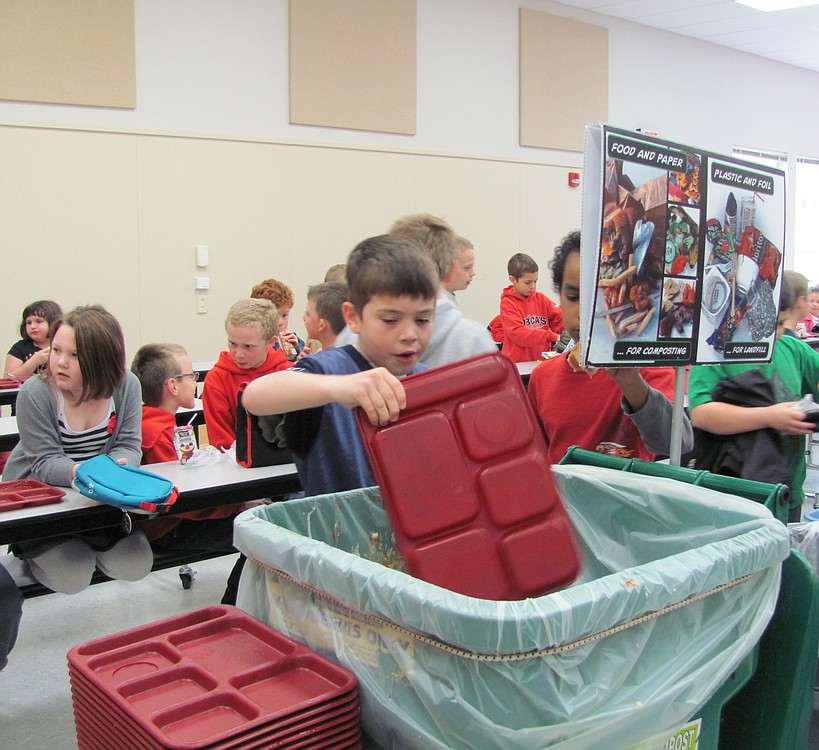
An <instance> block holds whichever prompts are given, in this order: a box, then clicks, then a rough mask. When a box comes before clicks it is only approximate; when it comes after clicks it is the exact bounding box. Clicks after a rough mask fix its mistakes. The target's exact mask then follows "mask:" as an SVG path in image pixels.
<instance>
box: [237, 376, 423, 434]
mask: <svg viewBox="0 0 819 750" xmlns="http://www.w3.org/2000/svg"><path fill="white" fill-rule="evenodd" d="M242 404H243V405H244V407H245V409H247V410H248V411H249V412H250V413H251V414H256V415H258V416H263V415H268V414H286V413H288V412H292V411H301V410H302V409H312V408H315V407H317V406H325V405H327V404H341V406H346V407H348V408H354V407H356V406H360V407H362V408H363V409H364V411H365V412H366V414H367V417H368V419H369V420H370V422H372V423H373V424H377V425H385V424H389V423H390V422H394V421H395V420H396V419H398V413H399V411H400V410H401V409H403V408H404V407H405V406H406V405H407V399H406V395H405V393H404V386H403V385H401V381H400V380H399V379H398V378H397V377H395V375H392V374H391V373H390V372H389V371H388V370H386V369H385V368H383V367H376V368H375V369H372V370H364V371H363V372H357V373H354V374H351V375H322V374H318V373H310V372H300V371H298V370H283V371H281V372H274V373H271V374H269V375H264V376H263V377H261V378H257V379H256V380H254V381H253V382H252V383H250V384H248V386H247V388H246V389H245V392H244V394H243V396H242Z"/></svg>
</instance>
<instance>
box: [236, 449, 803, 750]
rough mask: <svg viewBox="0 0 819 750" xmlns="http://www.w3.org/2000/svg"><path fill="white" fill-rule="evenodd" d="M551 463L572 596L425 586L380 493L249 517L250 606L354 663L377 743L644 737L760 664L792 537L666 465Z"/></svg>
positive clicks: (553, 744) (632, 741) (244, 595)
mask: <svg viewBox="0 0 819 750" xmlns="http://www.w3.org/2000/svg"><path fill="white" fill-rule="evenodd" d="M553 471H554V474H555V479H556V481H557V482H558V486H559V487H560V490H561V494H562V496H563V497H564V501H565V503H566V506H567V510H568V511H569V513H570V515H571V517H572V520H573V522H574V525H575V528H576V529H577V536H578V543H579V545H580V548H581V550H582V552H583V557H584V563H583V567H582V571H581V574H580V577H579V578H578V580H577V581H576V582H575V583H574V584H573V585H571V586H569V587H567V588H565V589H563V590H561V591H559V592H555V593H552V594H549V595H547V596H542V597H537V598H532V599H526V600H523V601H512V602H496V601H488V600H480V599H474V598H470V597H465V596H462V595H460V594H455V593H453V592H450V591H446V590H444V589H441V588H439V587H437V586H433V585H431V584H428V583H426V582H424V581H420V580H418V579H415V578H412V577H411V576H409V575H407V574H406V573H405V572H404V571H403V570H402V569H401V564H400V560H399V559H398V557H397V555H396V552H395V546H394V540H393V537H392V532H391V529H390V526H389V523H388V520H387V518H386V514H385V512H384V509H383V506H382V504H381V501H380V496H379V493H378V489H377V488H369V489H366V490H354V491H351V492H346V493H339V494H336V495H326V496H321V497H314V498H304V499H301V500H291V501H288V502H287V503H277V504H273V505H268V506H262V507H259V508H255V509H253V510H251V511H247V512H245V513H243V514H241V515H240V516H239V517H238V518H237V519H236V523H235V535H234V541H235V544H236V546H237V548H239V549H240V550H241V551H242V552H243V553H244V554H246V555H247V557H248V563H247V565H246V566H245V571H244V573H243V576H242V581H241V585H240V590H239V598H238V604H239V606H240V607H242V608H243V609H245V610H246V611H248V612H250V613H251V614H253V615H254V616H256V617H258V618H260V619H262V620H263V621H265V622H268V623H270V624H271V625H273V626H274V627H276V628H278V629H280V630H282V631H283V632H285V633H287V634H288V635H290V636H292V637H296V638H298V639H299V640H301V641H302V642H304V643H306V644H307V645H308V646H310V647H311V648H314V649H316V650H318V651H320V652H322V653H326V654H329V655H331V656H333V657H334V658H336V659H337V660H338V661H340V662H341V663H342V664H344V665H345V666H347V667H348V668H350V669H351V670H352V671H353V672H355V674H356V675H357V677H358V679H359V683H360V686H361V696H362V719H363V722H364V729H365V732H366V733H367V735H368V737H369V738H370V739H371V741H372V743H373V745H372V746H373V747H382V748H419V749H423V750H438V749H441V750H445V749H449V750H451V749H455V750H462V749H465V748H470V749H471V748H478V747H479V748H481V750H530V748H559V749H560V750H599V748H602V747H605V748H607V749H610V750H616V749H618V748H620V749H622V750H625V749H626V748H632V747H636V746H638V745H639V744H640V743H641V742H643V741H645V740H646V739H648V738H650V737H654V736H655V735H659V734H660V733H663V732H666V731H667V730H670V729H673V728H675V727H679V726H680V725H684V724H685V723H686V722H688V721H689V720H690V719H691V717H692V716H696V715H697V712H698V711H700V710H701V709H702V707H703V706H704V705H705V704H707V702H708V700H709V699H710V698H711V697H712V696H713V695H715V694H716V693H717V692H718V691H719V689H720V688H721V686H724V685H725V684H726V683H727V682H728V681H730V680H731V679H732V675H737V674H739V673H740V672H741V671H742V670H743V669H745V670H746V671H747V672H748V673H749V674H750V672H752V671H753V664H752V663H750V662H752V661H753V659H754V658H755V654H754V651H755V647H756V644H757V642H758V641H759V639H760V637H761V635H762V633H763V632H764V630H765V628H766V626H767V624H768V622H769V620H770V619H771V616H772V614H773V612H774V609H775V606H776V601H777V595H778V590H779V579H780V567H781V562H782V561H783V560H784V559H786V558H787V557H788V554H789V551H790V550H789V545H788V534H787V530H786V528H785V526H784V525H782V524H781V523H779V522H778V521H776V520H775V519H774V518H772V517H771V514H770V513H769V512H768V510H766V509H765V508H764V507H762V506H761V505H759V504H755V503H748V502H747V501H746V500H744V499H741V498H737V497H734V496H731V495H728V494H726V493H723V492H717V491H715V490H712V489H710V488H706V487H702V486H694V485H692V484H691V483H685V482H679V481H674V480H672V479H670V478H668V477H664V476H662V477H655V476H643V475H638V474H635V473H633V472H632V473H624V472H622V471H618V470H615V469H612V468H605V467H596V466H579V465H566V466H557V467H554V469H553ZM442 501H446V499H445V498H443V499H442ZM544 564H548V550H544ZM749 660H750V661H749ZM749 663H750V666H749ZM737 682H739V680H737ZM717 720H718V719H717V718H715V717H714V716H710V715H708V716H707V715H706V714H705V713H703V715H702V717H701V718H700V726H701V729H702V733H703V734H704V733H705V732H706V728H707V727H706V725H707V724H708V723H709V722H710V723H713V722H715V721H717ZM721 720H722V719H721V718H720V719H719V721H721ZM660 747H662V746H661V745H660V746H658V748H656V750H660ZM701 747H704V745H702V746H701ZM651 750H655V749H654V748H651Z"/></svg>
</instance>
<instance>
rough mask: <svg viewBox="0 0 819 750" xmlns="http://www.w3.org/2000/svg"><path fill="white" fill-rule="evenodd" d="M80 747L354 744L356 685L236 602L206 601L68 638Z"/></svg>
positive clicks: (288, 749)
mask: <svg viewBox="0 0 819 750" xmlns="http://www.w3.org/2000/svg"><path fill="white" fill-rule="evenodd" d="M68 671H69V675H70V678H71V694H72V699H73V705H74V720H75V724H76V727H77V742H78V746H79V748H80V750H111V749H112V748H117V750H131V749H133V750H153V749H154V748H168V749H173V750H194V749H195V750H234V749H235V750H262V748H265V749H267V748H277V749H279V750H296V748H299V749H302V748H304V749H305V750H306V749H307V748H311V749H312V750H318V748H327V749H328V750H329V748H332V749H333V750H342V749H347V748H360V747H361V721H360V709H359V696H358V683H357V681H356V678H355V675H354V674H353V673H352V672H350V671H349V670H347V669H345V668H343V667H341V666H339V665H338V664H336V663H335V662H333V661H331V660H329V659H327V658H325V657H323V656H321V655H320V654H317V653H316V652H315V651H312V650H310V649H308V648H307V647H306V646H303V645H301V644H300V643H298V642H296V641H294V640H293V639H291V638H288V637H287V636H285V635H283V634H281V633H279V632H278V631H276V630H274V629H273V628H271V627H269V626H268V625H265V624H264V623H262V622H260V621H259V620H257V619H255V618H254V617H251V616H250V615H248V614H246V613H245V612H242V611H241V610H239V609H236V608H235V607H230V606H226V605H220V606H213V607H205V608H203V609H199V610H195V611H193V612H187V613H184V614H181V615H177V616H175V617H170V618H168V619H165V620H160V621H158V622H153V623H149V624H147V625H144V626H142V627H137V628H133V629H131V630H126V631H123V632H121V633H115V634H114V635H110V636H106V637H104V638H99V639H97V640H94V641H88V642H87V643H83V644H80V645H79V646H75V647H74V648H72V649H71V651H69V652H68Z"/></svg>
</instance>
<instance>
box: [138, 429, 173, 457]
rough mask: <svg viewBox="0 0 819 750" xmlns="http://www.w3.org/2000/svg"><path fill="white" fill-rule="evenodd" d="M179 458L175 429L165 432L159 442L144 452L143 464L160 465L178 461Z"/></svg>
mask: <svg viewBox="0 0 819 750" xmlns="http://www.w3.org/2000/svg"><path fill="white" fill-rule="evenodd" d="M178 459H179V456H178V455H177V454H176V446H174V444H173V429H172V428H168V429H167V430H163V431H162V434H161V435H160V436H159V440H157V441H156V443H154V445H153V446H152V447H151V448H149V449H148V450H143V451H142V463H143V464H159V463H163V462H164V461H176V460H178Z"/></svg>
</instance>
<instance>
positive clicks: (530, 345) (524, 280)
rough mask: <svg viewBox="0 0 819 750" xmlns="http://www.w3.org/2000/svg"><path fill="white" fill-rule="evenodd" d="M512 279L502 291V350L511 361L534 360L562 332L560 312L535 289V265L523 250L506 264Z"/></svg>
mask: <svg viewBox="0 0 819 750" xmlns="http://www.w3.org/2000/svg"><path fill="white" fill-rule="evenodd" d="M506 270H507V272H508V273H509V281H511V282H512V283H511V284H510V285H509V286H508V287H506V289H504V290H503V292H502V293H501V301H500V317H501V322H502V324H503V348H502V349H501V352H503V354H505V355H506V356H507V357H509V359H511V360H512V361H513V362H534V361H535V360H538V359H542V358H543V352H548V351H551V349H552V346H553V345H554V343H555V342H556V341H558V340H559V339H560V334H561V333H563V314H562V313H561V312H560V308H559V307H558V306H557V305H556V304H555V303H554V302H552V300H550V299H549V298H548V297H547V296H546V295H545V294H542V293H541V292H538V291H537V280H538V265H537V263H536V262H535V260H534V258H532V257H530V256H529V255H526V254H525V253H516V254H515V255H513V256H512V257H511V258H510V259H509V262H508V263H507V264H506Z"/></svg>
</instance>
